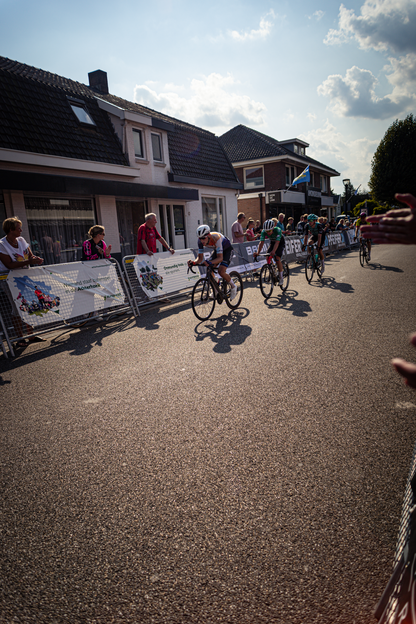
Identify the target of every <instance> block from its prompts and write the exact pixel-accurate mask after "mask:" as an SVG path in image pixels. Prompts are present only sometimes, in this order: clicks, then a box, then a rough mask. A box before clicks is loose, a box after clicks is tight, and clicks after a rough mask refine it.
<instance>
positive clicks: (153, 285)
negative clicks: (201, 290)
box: [133, 249, 200, 299]
mask: <svg viewBox="0 0 416 624" xmlns="http://www.w3.org/2000/svg"><path fill="white" fill-rule="evenodd" d="M188 260H195V255H194V253H193V252H192V250H191V249H180V250H178V251H175V253H174V254H171V253H170V252H169V251H164V252H163V253H155V254H153V256H148V255H147V254H142V255H140V256H136V257H135V258H134V260H133V266H134V269H135V271H136V275H137V279H138V280H139V283H140V286H141V287H142V289H143V290H144V292H145V293H146V295H147V296H148V297H149V298H151V299H153V298H154V297H161V296H163V295H167V294H169V293H173V292H178V291H179V290H183V289H185V288H189V287H190V286H192V285H193V284H194V282H196V280H197V279H199V277H200V275H199V274H196V275H195V274H194V273H191V272H189V273H188ZM194 270H195V269H194Z"/></svg>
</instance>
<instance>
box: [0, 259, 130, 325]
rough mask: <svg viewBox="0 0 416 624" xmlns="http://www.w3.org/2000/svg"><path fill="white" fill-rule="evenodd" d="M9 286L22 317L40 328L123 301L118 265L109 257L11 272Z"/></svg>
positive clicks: (29, 323)
mask: <svg viewBox="0 0 416 624" xmlns="http://www.w3.org/2000/svg"><path fill="white" fill-rule="evenodd" d="M7 285H8V287H9V290H10V293H11V296H12V298H13V301H14V303H15V305H16V308H17V310H18V312H19V315H20V316H21V318H22V320H23V321H24V322H25V323H27V324H28V325H31V326H32V327H37V326H39V325H44V324H47V323H50V322H51V321H54V320H55V319H54V318H52V317H54V316H55V314H57V315H59V317H60V318H62V319H64V320H68V319H71V318H74V317H76V316H81V315H83V314H87V313H89V312H94V311H97V310H102V309H104V308H110V307H111V306H114V305H120V304H123V303H124V292H123V289H122V287H121V284H120V281H119V279H118V276H117V271H116V267H115V266H114V264H112V263H111V262H110V261H109V260H92V261H91V262H71V263H68V264H53V265H48V266H46V267H36V268H31V269H29V270H27V269H18V270H14V271H10V273H9V274H8V276H7Z"/></svg>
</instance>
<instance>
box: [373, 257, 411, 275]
mask: <svg viewBox="0 0 416 624" xmlns="http://www.w3.org/2000/svg"><path fill="white" fill-rule="evenodd" d="M368 268H369V269H372V270H373V271H393V273H404V271H403V269H399V268H398V267H394V266H386V265H385V264H380V263H379V262H372V261H371V260H370V264H369V265H368Z"/></svg>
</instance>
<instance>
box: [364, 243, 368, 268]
mask: <svg viewBox="0 0 416 624" xmlns="http://www.w3.org/2000/svg"><path fill="white" fill-rule="evenodd" d="M364 258H365V261H366V264H368V247H367V245H366V246H365V255H364Z"/></svg>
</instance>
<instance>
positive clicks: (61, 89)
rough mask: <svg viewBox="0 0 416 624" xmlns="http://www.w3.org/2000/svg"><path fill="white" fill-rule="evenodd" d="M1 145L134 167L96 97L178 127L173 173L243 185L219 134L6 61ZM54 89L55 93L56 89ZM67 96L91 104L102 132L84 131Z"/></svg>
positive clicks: (171, 134) (2, 61) (0, 78)
mask: <svg viewBox="0 0 416 624" xmlns="http://www.w3.org/2000/svg"><path fill="white" fill-rule="evenodd" d="M0 85H1V88H0V147H7V148H9V149H16V150H24V151H29V152H37V153H44V154H54V155H59V156H67V157H70V158H81V159H87V160H98V161H100V162H101V161H102V162H112V163H118V164H128V163H127V162H126V157H125V156H124V154H122V150H121V145H120V143H119V141H118V138H117V136H116V134H115V132H114V130H113V128H112V126H111V122H110V120H109V117H108V116H107V114H106V113H104V112H103V111H102V109H100V108H99V106H98V104H97V100H96V97H99V98H100V99H102V100H106V101H107V102H110V103H111V104H114V105H116V106H118V107H120V108H123V109H124V110H129V111H133V112H137V113H140V114H143V115H148V116H150V117H152V118H155V119H158V120H160V121H164V122H166V123H169V124H172V130H168V143H169V158H170V165H171V173H173V174H174V175H176V176H183V177H187V178H193V179H200V180H207V182H208V181H211V182H212V181H218V182H223V183H225V184H230V185H237V186H240V184H239V181H238V178H237V176H236V174H235V171H234V169H233V167H232V165H231V163H230V161H229V159H228V156H227V154H226V153H225V151H224V149H223V148H222V146H221V143H220V141H219V139H218V137H217V136H215V134H213V133H212V132H208V131H207V130H203V129H202V128H198V127H196V126H193V125H192V124H188V123H186V122H183V121H181V120H179V119H175V118H173V117H169V116H168V115H164V114H163V113H159V112H157V111H154V110H152V109H149V108H147V107H145V106H142V105H140V104H136V103H134V102H129V101H128V100H124V99H123V98H119V97H117V96H115V95H111V94H102V93H97V92H95V91H93V90H92V89H91V88H90V87H89V86H87V85H85V84H82V83H79V82H76V81H74V80H69V79H68V78H64V77H62V76H58V75H56V74H52V73H50V72H47V71H44V70H41V69H37V68H35V67H31V66H29V65H24V64H22V63H18V62H17V61H12V60H10V59H7V58H4V57H0ZM51 87H53V89H52V88H51ZM67 96H74V97H78V98H81V99H83V100H84V101H85V103H86V105H87V108H88V111H89V112H90V113H91V116H92V117H93V119H94V121H95V123H96V124H97V129H96V130H94V129H91V128H86V127H84V126H82V127H80V125H79V124H78V122H77V120H76V118H75V116H74V114H73V113H72V111H71V109H70V107H69V106H68V102H67Z"/></svg>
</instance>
